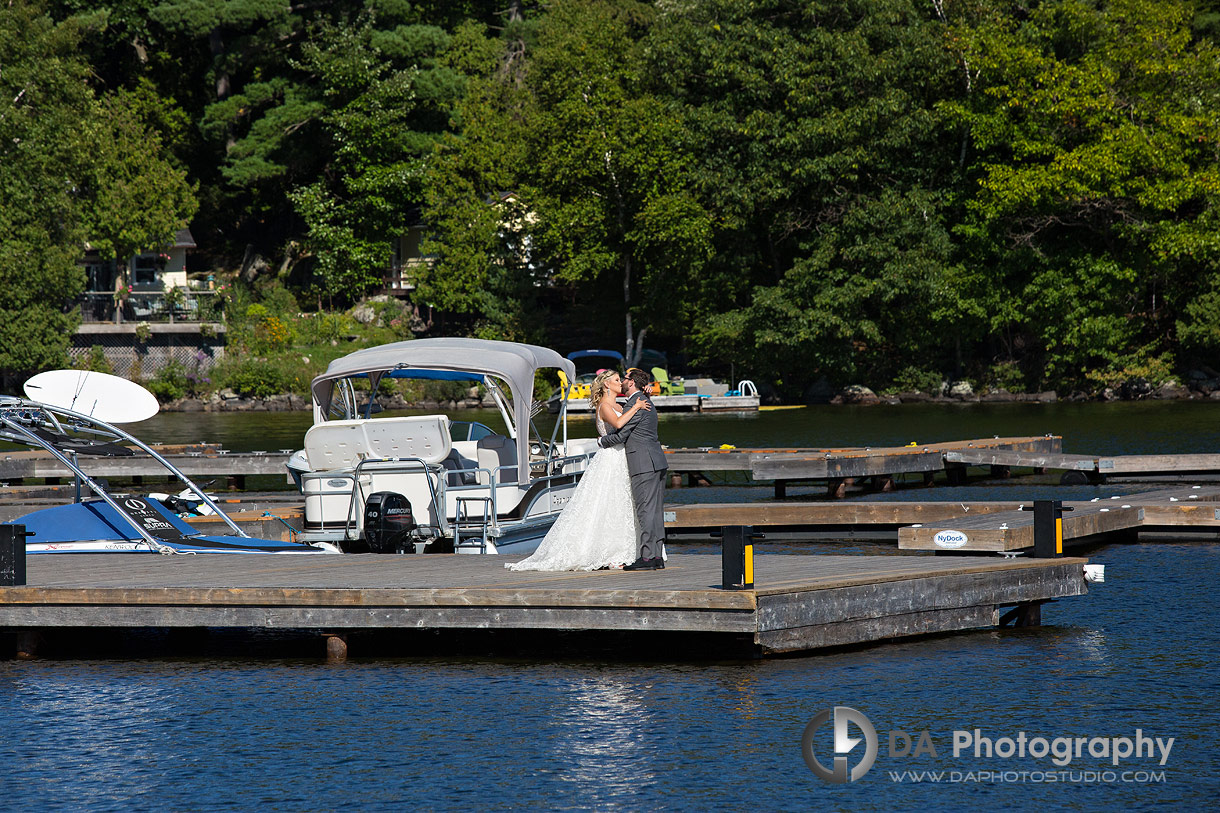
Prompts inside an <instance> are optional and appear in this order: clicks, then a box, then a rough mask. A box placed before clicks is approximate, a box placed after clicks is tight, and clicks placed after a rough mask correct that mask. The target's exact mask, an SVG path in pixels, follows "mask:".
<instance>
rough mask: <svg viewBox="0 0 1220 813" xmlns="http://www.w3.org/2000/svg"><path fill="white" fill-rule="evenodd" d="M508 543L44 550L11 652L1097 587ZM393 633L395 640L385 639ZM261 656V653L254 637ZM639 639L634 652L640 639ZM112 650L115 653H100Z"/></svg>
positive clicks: (845, 628)
mask: <svg viewBox="0 0 1220 813" xmlns="http://www.w3.org/2000/svg"><path fill="white" fill-rule="evenodd" d="M505 561H508V559H507V558H506V557H498V556H459V555H431V556H427V555H424V556H415V555H403V556H377V555H373V554H365V555H348V556H341V557H340V556H318V557H314V556H225V555H202V556H168V557H167V556H157V555H152V554H100V555H92V554H73V555H63V556H45V555H44V556H32V557H30V558H29V560H28V573H27V585H26V586H21V587H0V629H3V630H4V631H5V632H7V633H8V640H9V645H10V647H11V649H10V651H9V654H10V655H12V654H15V655H17V656H18V657H35V656H38V655H39V654H44V655H49V656H54V655H55V654H59V653H65V652H71V651H72V648H73V645H74V644H73V642H74V641H79V640H80V638H81V636H85V637H91V636H95V635H97V634H101V633H103V632H106V633H115V632H116V631H129V632H137V631H145V632H147V631H153V632H160V633H165V632H167V631H173V630H190V629H195V630H203V629H208V630H231V631H258V633H260V634H264V633H268V632H276V633H281V634H292V635H296V636H303V637H305V638H308V639H311V640H314V641H315V642H316V646H315V649H314V651H315V653H316V654H317V655H318V656H319V657H321V656H323V654H329V656H330V657H332V658H343V657H347V656H349V655H350V656H351V657H358V656H360V655H361V654H373V653H377V654H381V655H384V654H387V652H388V653H389V654H396V655H412V654H420V652H419V651H417V650H414V649H406V650H402V651H396V650H394V649H393V646H394V644H393V641H395V640H399V639H396V637H395V636H396V635H399V634H401V633H404V632H412V631H414V632H421V631H434V632H437V633H445V634H450V633H452V634H455V635H456V634H465V635H467V636H470V635H477V639H478V641H479V643H478V646H479V647H480V648H481V650H482V651H489V650H490V651H500V652H504V653H512V652H514V651H515V647H516V641H517V636H519V635H529V636H531V637H532V639H533V640H534V641H535V642H536V641H537V640H538V637H539V636H542V637H543V638H544V639H546V638H547V637H548V636H549V640H551V641H552V642H553V643H554V647H555V651H556V652H560V651H563V648H564V646H565V643H564V642H565V641H566V640H568V639H567V638H565V636H566V635H570V634H574V633H579V634H580V635H581V636H583V637H584V639H585V640H593V641H598V640H600V641H602V642H605V641H608V640H616V641H620V642H622V641H623V640H624V638H623V636H626V640H627V641H628V646H629V647H637V646H639V647H645V648H648V647H650V646H656V645H657V644H660V645H661V646H662V647H668V646H672V645H677V644H679V643H680V642H685V644H686V645H687V646H689V645H690V644H691V642H697V651H695V652H687V654H690V655H693V656H696V657H701V658H725V657H733V658H737V657H763V656H768V655H779V654H786V653H796V652H809V651H814V650H818V649H823V648H829V647H841V646H854V645H861V644H870V643H875V642H879V641H885V640H890V639H895V638H903V637H907V636H913V635H926V634H932V633H948V632H955V631H962V630H970V629H986V628H993V627H996V626H999V625H1000V624H1001V622H1002V621H1003V622H1004V623H1021V624H1036V623H1039V621H1040V608H1041V606H1042V604H1043V603H1045V602H1047V601H1053V600H1056V599H1062V598H1068V597H1072V596H1080V595H1083V594H1085V593H1086V592H1087V586H1086V583H1085V580H1084V577H1083V565H1084V564H1085V562H1086V560H1084V559H1081V558H1074V557H1073V558H1056V559H1018V560H1011V559H1002V558H1000V557H997V556H988V557H935V556H923V555H917V554H916V555H888V556H887V555H881V556H834V555H799V554H779V553H774V554H771V553H763V554H761V555H758V556H757V557H756V558H755V560H754V562H755V563H754V578H755V587H754V589H750V590H725V589H721V588H720V587H718V586H717V585H719V583H720V581H721V560H720V557H719V556H713V555H689V554H688V555H683V554H679V553H675V554H673V555H671V556H670V560H669V563H668V565H667V566H666V568H665V569H664V570H662V571H651V572H634V573H629V572H625V571H596V572H562V573H555V572H544V573H538V572H523V573H515V572H510V571H507V570H505V568H504V563H505ZM387 646H389V647H390V648H389V650H387ZM252 647H253V649H252V651H251V652H250V653H249V654H257V653H258V645H257V643H252ZM628 651H631V649H628ZM101 654H102V655H104V654H105V653H101Z"/></svg>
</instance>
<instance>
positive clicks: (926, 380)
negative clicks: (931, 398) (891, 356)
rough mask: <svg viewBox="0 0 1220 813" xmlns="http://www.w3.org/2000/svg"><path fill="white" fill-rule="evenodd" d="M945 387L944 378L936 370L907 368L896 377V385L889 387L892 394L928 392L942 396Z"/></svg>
mask: <svg viewBox="0 0 1220 813" xmlns="http://www.w3.org/2000/svg"><path fill="white" fill-rule="evenodd" d="M943 387H944V376H942V375H941V374H940V373H938V372H936V371H935V370H921V369H919V368H918V367H907V368H906V369H905V370H903V371H902V372H900V373H898V375H896V376H894V383H893V384H892V385H891V386H890V387H889V390H890V391H892V392H926V393H928V394H929V395H940V392H941V389H942V388H943Z"/></svg>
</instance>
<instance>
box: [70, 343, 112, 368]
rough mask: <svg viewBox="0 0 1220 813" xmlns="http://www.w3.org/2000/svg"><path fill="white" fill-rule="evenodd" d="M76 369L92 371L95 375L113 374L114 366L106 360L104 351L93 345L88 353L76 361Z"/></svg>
mask: <svg viewBox="0 0 1220 813" xmlns="http://www.w3.org/2000/svg"><path fill="white" fill-rule="evenodd" d="M76 367H77V368H78V369H81V370H92V371H93V372H95V373H113V372H114V365H112V364H111V363H110V359H108V358H106V350H105V349H104V348H103V347H102V346H101V345H100V344H95V345H92V346H91V347H90V348H89V353H88V354H87V355H86V356H84V357H83V358H81V359H78V360H77V363H76Z"/></svg>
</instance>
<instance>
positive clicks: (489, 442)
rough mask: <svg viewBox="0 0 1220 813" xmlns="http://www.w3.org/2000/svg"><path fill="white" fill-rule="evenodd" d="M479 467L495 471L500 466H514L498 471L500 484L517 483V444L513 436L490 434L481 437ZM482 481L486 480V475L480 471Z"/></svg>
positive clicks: (497, 477) (497, 480)
mask: <svg viewBox="0 0 1220 813" xmlns="http://www.w3.org/2000/svg"><path fill="white" fill-rule="evenodd" d="M477 454H478V457H479V468H480V469H487V470H488V471H495V470H496V469H497V468H499V467H500V466H514V468H511V469H501V470H500V471H499V472H497V473H496V482H497V483H499V484H504V483H515V482H517V480H518V476H517V468H516V467H515V464H516V463H517V444H516V442H515V441H514V440H513V439H512V438H506V437H504V436H503V435H488V436H486V437H483V438H479V443H478V451H477ZM480 481H481V482H486V475H484V474H482V473H480Z"/></svg>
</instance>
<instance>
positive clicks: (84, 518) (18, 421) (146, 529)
mask: <svg viewBox="0 0 1220 813" xmlns="http://www.w3.org/2000/svg"><path fill="white" fill-rule="evenodd" d="M55 372H62V373H64V374H65V376H76V375H80V376H82V377H83V376H91V377H92V378H90V379H88V380H86V381H84V384H83V385H82V386H81V387H79V388H78V389H77V390H75V391H74V393H75V395H79V394H80V393H81V392H83V391H84V390H85V389H86V388H87V387H91V386H93V385H96V384H98V383H99V381H103V382H104V381H105V379H114V382H122V385H121V386H119V387H117V388H116V386H115V384H114V383H103V384H102V387H101V388H102V389H107V388H110V389H111V390H112V391H113V392H115V393H120V394H121V393H123V392H126V389H127V388H133V387H134V388H138V389H139V390H141V391H144V392H147V391H146V390H143V388H142V387H139V385H138V384H133V383H132V382H128V381H125V380H123V379H117V378H115V377H114V376H105V378H104V379H99V378H98V376H102V375H103V374H100V373H84V372H83V371H75V370H74V371H55ZM44 375H45V374H44ZM153 400H154V402H155V399H153ZM73 401H74V403H77V402H79V403H82V404H84V403H86V401H85V399H81V398H79V397H73ZM129 404H130V402H129ZM88 405H89V406H90V407H92V406H94V405H95V402H94V401H88ZM114 408H116V409H118V410H119V411H122V409H123V408H124V407H123V406H122V405H119V406H118V407H114ZM0 440H3V441H8V442H10V443H16V444H20V445H23V446H26V447H30V448H33V449H40V450H42V451H44V452H47V453H49V454H50V455H52V456H53V457H55V458H56V459H57V460H58V461H59V462H60V463H61V464H62V465H63V466H65V467H66V468H67V469H68V470H69V471H71V472H72V474H73V476H74V478H75V481H76V492H75V496H74V499H73V501H72V502H71V503H69V504H67V505H58V506H54V507H51V508H44V509H42V510H38V511H34V512H32V513H29V514H26V515H24V516H22V517H19V518H17V519H14V520H12V521H11V522H8V523H5V524H8V525H22V526H24V527H25V535H26V541H25V550H26V553H140V552H143V553H165V554H178V553H252V554H320V553H341V551H340V550H339V549H338V548H337V547H336V546H334V545H324V544H319V545H314V544H302V543H300V542H295V541H291V540H275V539H260V538H257V537H252V536H250V535H248V534H246V533H245V532H244V531H243V530H242V529H241V528H240V527H239V526H238V525H237V524H236V523H235V522H234V521H233V520H232V519H230V518H229V517H228V516H227V515H226V514H225V513H224V512H223V511H222V510H221V509H220V508H219V507H218V506H217V505H216V503H215V502H214V501H213V500H212V498H211V497H210V496H208V495H207V494H205V493H204V492H203V490H202V489H201V488H200V487H199V486H197V485H196V484H195V483H194V482H192V481H191V480H190V479H189V478H187V477H186V475H184V474H183V473H182V472H181V471H179V470H178V469H177V468H176V467H175V466H174V465H173V464H172V463H170V462H169V461H168V460H166V459H165V458H164V457H162V456H161V455H160V454H158V453H157V452H156V451H155V450H154V449H152V448H151V447H149V446H148V445H146V444H144V443H143V442H141V441H140V440H139V439H138V438H136V437H135V436H134V435H131V434H129V433H127V432H125V431H123V430H122V429H120V428H118V427H117V426H115V425H113V424H111V423H108V422H106V421H103V420H102V419H101V418H99V417H96V415H95V414H86V413H84V412H77V411H75V410H72V409H68V408H65V407H60V406H56V405H54V404H47V403H41V402H38V401H32V400H26V399H23V398H16V397H11V396H0ZM137 454H146V455H148V456H149V457H151V458H152V459H154V460H156V461H157V462H159V463H160V464H161V465H163V466H164V467H165V469H166V472H167V474H169V475H172V476H174V477H176V478H177V479H178V480H179V481H180V482H181V483H182V484H183V485H184V486H185V489H184V491H183V494H182V495H180V496H179V497H168V496H166V495H157V496H154V495H144V494H123V493H114V492H112V491H111V490H110V488H109V486H108V485H107V484H106V483H105V482H103V481H102V480H100V479H97V478H94V477H92V476H90V475H89V474H88V472H87V471H86V467H87V466H86V464H82V462H81V461H82V459H88V458H90V457H94V458H96V457H129V456H134V455H137ZM85 494H89V495H90V496H87V497H85V496H83V495H85ZM180 499H181V500H183V501H184V503H186V504H189V505H191V506H192V507H194V508H195V509H196V511H195V513H208V514H215V515H217V516H219V517H220V518H221V519H222V520H223V521H224V522H225V523H226V524H227V525H228V527H229V530H230V533H228V534H202V533H199V532H198V531H197V530H196V529H195V528H193V527H192V526H191V525H190V524H189V523H187V522H185V521H184V520H183V519H182V517H181V516H179V511H178V510H177V509H179V508H181V507H183V506H181V505H179V504H178V501H179V500H180ZM200 508H206V511H201V510H198V509H200Z"/></svg>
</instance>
